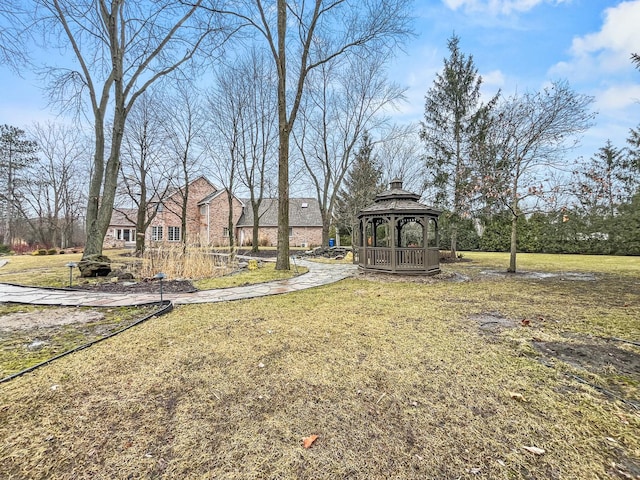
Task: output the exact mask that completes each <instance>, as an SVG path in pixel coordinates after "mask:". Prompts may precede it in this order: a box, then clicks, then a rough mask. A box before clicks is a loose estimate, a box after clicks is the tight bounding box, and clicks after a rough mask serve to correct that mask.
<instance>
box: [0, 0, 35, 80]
mask: <svg viewBox="0 0 640 480" xmlns="http://www.w3.org/2000/svg"><path fill="white" fill-rule="evenodd" d="M24 7H25V6H24V2H20V1H17V0H3V1H2V2H1V3H0V65H7V66H8V67H10V68H11V69H12V70H14V71H15V72H17V73H20V67H22V66H24V65H25V64H27V63H28V62H29V58H28V57H29V51H28V50H27V41H26V40H27V39H28V35H29V30H28V29H27V28H26V25H25V8H24Z"/></svg>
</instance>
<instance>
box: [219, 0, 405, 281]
mask: <svg viewBox="0 0 640 480" xmlns="http://www.w3.org/2000/svg"><path fill="white" fill-rule="evenodd" d="M240 3H241V5H242V7H241V8H240V9H239V10H236V11H227V12H226V13H230V14H232V15H235V16H236V17H237V18H239V19H240V20H241V21H243V22H245V23H246V24H247V25H249V26H251V27H252V28H253V29H255V32H257V34H258V35H259V36H260V37H262V38H263V40H264V41H265V42H266V44H267V47H268V49H269V51H270V52H271V56H272V57H273V61H274V69H275V72H276V74H277V78H278V86H277V97H278V108H277V112H278V259H277V262H276V269H278V270H288V269H289V147H290V138H291V133H292V131H293V128H294V125H295V123H296V117H297V115H298V110H299V108H300V102H301V101H302V98H303V96H304V93H305V83H306V79H307V76H308V75H309V73H310V72H312V71H313V70H315V69H317V68H318V67H320V66H321V65H323V64H325V63H327V62H329V61H331V60H333V59H335V58H337V57H341V56H344V55H348V54H351V53H353V54H357V53H360V54H361V55H362V56H366V55H367V54H369V55H376V54H377V53H379V52H387V51H389V49H392V48H393V47H395V46H397V44H398V42H399V41H401V40H402V39H403V38H405V37H406V36H407V35H408V34H409V33H410V28H409V26H408V25H409V8H410V6H411V2H410V0H367V1H361V0H331V1H327V0H313V1H311V2H294V1H287V0H277V1H276V3H275V8H272V6H271V2H265V1H264V0H243V1H241V2H240ZM320 46H321V47H322V48H318V47H320ZM288 85H292V87H291V88H290V87H289V86H288Z"/></svg>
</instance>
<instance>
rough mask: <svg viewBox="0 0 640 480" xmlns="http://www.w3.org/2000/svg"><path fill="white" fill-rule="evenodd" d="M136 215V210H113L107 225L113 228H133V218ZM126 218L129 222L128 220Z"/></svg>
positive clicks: (134, 223)
mask: <svg viewBox="0 0 640 480" xmlns="http://www.w3.org/2000/svg"><path fill="white" fill-rule="evenodd" d="M137 214H138V210H137V209H136V208H118V209H117V210H116V209H114V210H113V212H111V221H110V222H109V225H110V226H114V227H135V226H136V222H135V218H136V215H137ZM127 216H128V217H129V218H130V219H131V220H128V219H127Z"/></svg>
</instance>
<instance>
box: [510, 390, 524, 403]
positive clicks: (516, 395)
mask: <svg viewBox="0 0 640 480" xmlns="http://www.w3.org/2000/svg"><path fill="white" fill-rule="evenodd" d="M509 396H510V397H511V398H513V399H514V400H518V401H519V402H524V397H523V396H522V394H521V393H516V392H509Z"/></svg>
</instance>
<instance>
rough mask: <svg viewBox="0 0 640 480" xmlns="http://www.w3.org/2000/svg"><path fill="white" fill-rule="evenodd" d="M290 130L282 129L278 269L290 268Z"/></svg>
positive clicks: (279, 174)
mask: <svg viewBox="0 0 640 480" xmlns="http://www.w3.org/2000/svg"><path fill="white" fill-rule="evenodd" d="M290 268H291V266H290V264H289V132H288V130H287V126H286V125H285V127H284V128H281V129H280V148H279V153H278V257H277V259H276V270H289V269H290Z"/></svg>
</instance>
